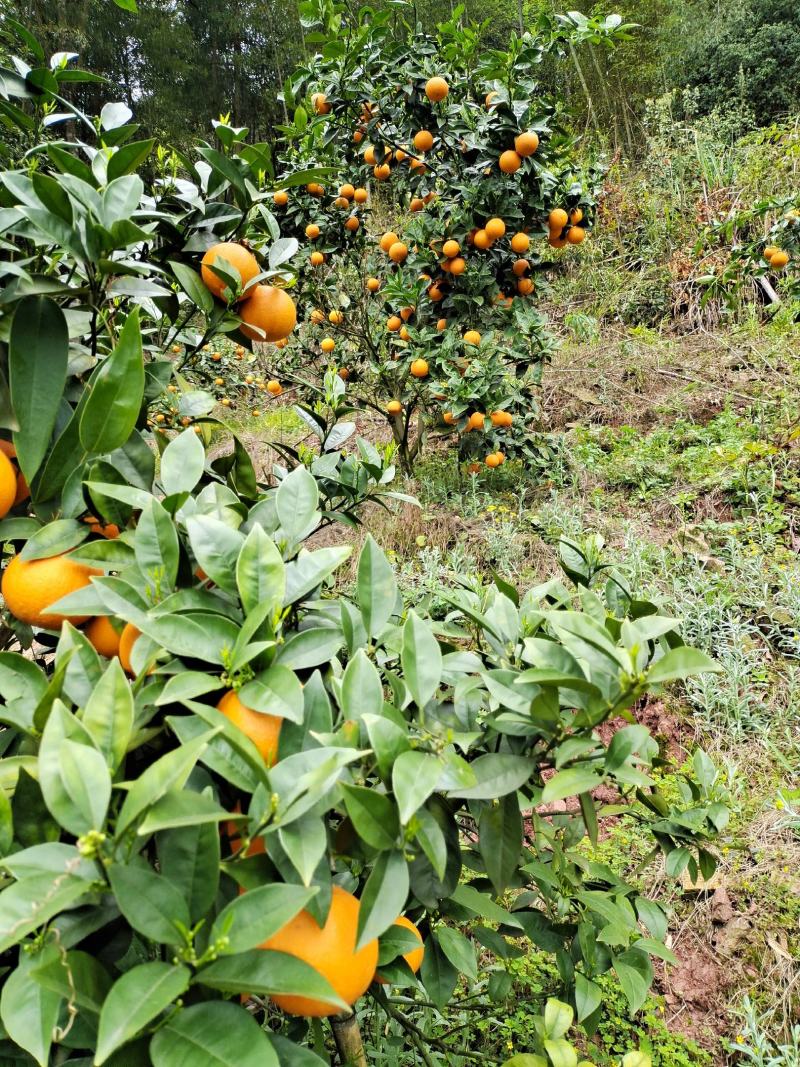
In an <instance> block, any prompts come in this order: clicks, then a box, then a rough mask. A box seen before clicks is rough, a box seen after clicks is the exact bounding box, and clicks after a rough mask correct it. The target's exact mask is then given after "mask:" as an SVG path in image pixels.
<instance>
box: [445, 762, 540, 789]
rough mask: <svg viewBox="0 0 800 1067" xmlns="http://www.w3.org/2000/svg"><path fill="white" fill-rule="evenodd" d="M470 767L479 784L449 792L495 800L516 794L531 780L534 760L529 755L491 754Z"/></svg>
mask: <svg viewBox="0 0 800 1067" xmlns="http://www.w3.org/2000/svg"><path fill="white" fill-rule="evenodd" d="M470 768H471V769H472V772H473V773H474V775H475V777H476V778H477V785H472V786H467V787H466V788H463V789H449V790H448V795H449V796H451V797H465V798H468V799H471V800H493V799H494V798H495V797H502V796H505V795H506V794H507V793H513V792H515V791H516V790H517V789H519V788H521V786H523V785H525V783H526V782H527V781H528V780H529V778H530V776H531V774H532V773H533V770H534V761H533V760H532V759H530V758H529V757H528V756H516V755H514V754H513V753H511V752H487V753H485V754H484V755H483V756H478V758H477V759H476V760H474V761H473V762H472V763H470Z"/></svg>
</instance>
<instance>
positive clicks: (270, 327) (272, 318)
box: [239, 285, 297, 341]
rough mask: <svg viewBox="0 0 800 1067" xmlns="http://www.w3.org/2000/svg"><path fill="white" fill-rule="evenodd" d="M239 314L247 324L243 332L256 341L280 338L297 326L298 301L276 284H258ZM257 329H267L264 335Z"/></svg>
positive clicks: (287, 334) (277, 339)
mask: <svg viewBox="0 0 800 1067" xmlns="http://www.w3.org/2000/svg"><path fill="white" fill-rule="evenodd" d="M239 316H240V318H241V320H242V322H243V324H244V325H243V326H242V333H243V334H244V335H245V337H249V338H250V339H251V340H253V341H262V340H263V341H279V340H281V339H282V338H283V337H288V336H289V334H290V333H291V332H292V330H293V329H294V328H295V326H296V325H297V308H296V307H295V303H294V300H292V298H291V297H290V296H289V294H288V293H287V292H285V291H284V290H283V289H278V288H276V287H275V286H274V285H257V286H256V287H255V289H254V290H253V295H252V296H251V297H250V298H249V299H248V300H245V302H244V303H243V304H242V306H241V308H240V309H239ZM257 330H261V331H263V336H262V334H261V333H258V332H257Z"/></svg>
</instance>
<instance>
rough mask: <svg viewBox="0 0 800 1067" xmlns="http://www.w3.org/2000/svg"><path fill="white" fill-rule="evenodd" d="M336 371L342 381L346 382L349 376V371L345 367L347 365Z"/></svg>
mask: <svg viewBox="0 0 800 1067" xmlns="http://www.w3.org/2000/svg"><path fill="white" fill-rule="evenodd" d="M336 373H337V374H338V375H339V377H340V378H341V379H342V381H343V382H346V381H347V379H348V378H349V377H350V371H349V370H348V369H347V367H340V368H339V370H338V371H337V372H336Z"/></svg>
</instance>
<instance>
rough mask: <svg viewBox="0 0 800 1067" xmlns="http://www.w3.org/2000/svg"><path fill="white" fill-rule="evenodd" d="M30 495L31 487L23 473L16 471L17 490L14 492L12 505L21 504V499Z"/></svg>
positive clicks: (25, 498)
mask: <svg viewBox="0 0 800 1067" xmlns="http://www.w3.org/2000/svg"><path fill="white" fill-rule="evenodd" d="M30 495H31V487H30V486H29V485H28V483H27V482H26V481H25V475H24V474H23V473H22V471H17V491H16V493H15V494H14V506H15V507H16V505H17V504H21V503H22V501H23V500H27V499H28V497H29V496H30Z"/></svg>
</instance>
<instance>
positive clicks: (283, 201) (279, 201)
mask: <svg viewBox="0 0 800 1067" xmlns="http://www.w3.org/2000/svg"><path fill="white" fill-rule="evenodd" d="M272 202H273V204H276V205H277V206H278V207H286V205H287V204H288V203H289V194H288V193H287V192H286V190H285V189H278V191H277V192H276V193H273V194H272Z"/></svg>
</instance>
